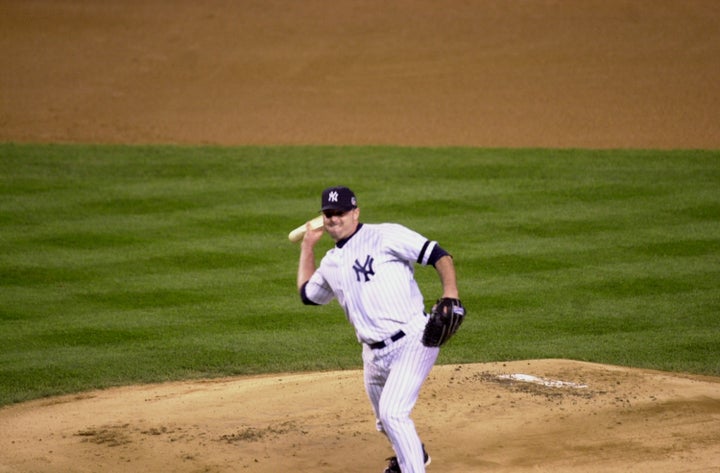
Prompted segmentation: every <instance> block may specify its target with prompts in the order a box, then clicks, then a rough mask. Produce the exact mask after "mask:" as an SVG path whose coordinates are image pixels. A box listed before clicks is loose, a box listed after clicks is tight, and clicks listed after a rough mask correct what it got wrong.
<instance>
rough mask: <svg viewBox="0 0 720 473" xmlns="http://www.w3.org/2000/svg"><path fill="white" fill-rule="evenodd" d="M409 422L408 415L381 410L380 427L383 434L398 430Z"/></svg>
mask: <svg viewBox="0 0 720 473" xmlns="http://www.w3.org/2000/svg"><path fill="white" fill-rule="evenodd" d="M408 421H409V417H408V415H407V414H405V413H402V412H397V411H393V410H391V409H383V408H381V409H380V418H379V419H378V426H379V429H381V432H387V431H393V430H398V429H400V428H401V426H402V425H403V424H405V423H407V422H408Z"/></svg>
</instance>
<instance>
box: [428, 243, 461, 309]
mask: <svg viewBox="0 0 720 473" xmlns="http://www.w3.org/2000/svg"><path fill="white" fill-rule="evenodd" d="M434 266H435V270H436V271H437V272H438V275H439V276H440V283H441V284H442V288H443V295H442V296H443V297H448V298H451V299H459V298H460V296H459V293H458V288H457V276H456V274H455V265H454V263H453V259H452V256H450V255H449V254H447V253H445V254H444V255H442V256H441V257H440V258H438V260H437V261H435V263H434Z"/></svg>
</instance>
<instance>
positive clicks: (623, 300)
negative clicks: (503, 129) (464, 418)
mask: <svg viewBox="0 0 720 473" xmlns="http://www.w3.org/2000/svg"><path fill="white" fill-rule="evenodd" d="M0 158H1V159H0V223H1V224H2V232H1V233H0V244H1V245H2V250H3V251H2V252H1V253H0V346H1V347H2V348H0V404H4V403H7V402H15V401H18V400H23V399H31V398H34V397H38V396H44V395H50V394H57V393H62V392H71V391H76V390H82V389H89V388H94V387H104V386H111V385H118V384H126V383H131V382H150V381H158V380H166V379H179V378H188V377H207V376H224V375H231V374H241V373H259V372H268V371H288V370H309V369H313V370H314V369H343V368H348V367H358V366H359V364H360V361H359V354H358V347H357V346H356V342H355V341H354V335H353V333H352V329H351V328H350V327H349V326H348V324H347V322H346V321H345V320H344V317H343V315H342V313H341V311H340V309H339V308H338V307H337V305H336V304H332V305H330V306H327V307H319V308H312V309H308V308H306V307H303V306H302V305H301V304H300V302H299V299H298V296H297V294H296V291H295V269H296V264H297V246H296V245H292V244H290V243H289V242H288V241H287V239H286V238H287V232H288V231H289V230H290V229H291V228H294V227H295V226H297V225H299V224H301V223H302V222H303V221H304V220H305V219H307V218H310V217H311V216H313V215H314V214H315V213H316V211H317V210H316V208H317V204H318V202H317V201H318V194H319V191H320V190H321V189H322V188H323V187H325V186H327V185H334V184H345V185H349V186H350V187H353V188H354V189H355V191H356V192H357V193H358V195H359V197H360V205H361V209H362V214H361V215H362V219H363V220H364V221H368V222H380V221H397V222H400V223H404V224H406V225H408V226H410V227H412V228H414V229H416V230H418V231H420V232H422V233H424V234H426V235H427V236H429V237H431V238H433V239H437V240H438V241H440V242H441V244H442V245H443V246H445V247H446V248H448V249H449V250H450V251H451V252H452V253H454V254H455V255H456V265H457V268H458V272H459V277H460V286H461V293H462V296H463V301H464V302H465V304H466V305H467V306H468V308H469V313H470V318H469V319H468V320H467V322H466V323H465V324H464V325H463V328H462V336H458V337H457V338H456V339H454V340H453V341H452V343H451V344H450V345H448V346H447V347H445V348H444V349H443V352H442V355H441V359H440V362H441V363H456V362H477V361H490V360H503V359H522V358H537V357H563V358H574V359H582V360H591V361H598V362H608V363H617V364H627V365H633V366H645V367H652V368H659V369H673V370H680V371H692V372H699V373H707V374H720V366H718V359H717V353H718V352H720V345H719V344H718V341H719V340H720V325H719V323H718V320H717V316H716V314H717V313H718V310H719V309H720V301H719V300H718V296H717V294H718V293H720V291H718V288H719V286H720V274H718V269H719V268H720V264H719V263H720V243H719V238H718V235H720V195H719V192H718V189H719V188H720V186H719V184H720V164H719V163H720V153H718V152H713V151H621V150H615V151H592V150H590V151H588V150H481V149H464V148H448V149H442V148H438V149H421V148H392V147H350V148H342V147H277V148H273V147H267V148H261V147H242V148H218V147H172V146H168V147H147V146H140V147H134V146H128V147H124V146H59V145H42V146H32V145H22V146H20V145H12V144H5V145H0ZM330 245H331V243H330V242H329V240H323V242H322V243H321V246H322V247H323V248H329V247H330ZM321 252H322V249H320V250H319V251H318V253H319V254H320V253H321ZM416 274H417V277H418V280H419V281H420V284H421V286H422V288H423V290H424V293H425V295H426V296H427V299H428V300H427V302H428V306H429V305H430V303H431V302H432V301H433V300H434V299H435V298H436V297H437V296H439V285H438V282H437V275H436V274H435V273H434V271H432V270H431V269H428V268H418V270H417V272H416Z"/></svg>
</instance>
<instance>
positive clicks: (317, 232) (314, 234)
mask: <svg viewBox="0 0 720 473" xmlns="http://www.w3.org/2000/svg"><path fill="white" fill-rule="evenodd" d="M323 233H325V227H320V228H317V229H313V227H312V225H311V223H310V221H309V220H308V222H307V223H306V224H305V236H303V240H302V244H303V245H309V246H315V245H316V244H317V242H318V241H320V238H322V236H323Z"/></svg>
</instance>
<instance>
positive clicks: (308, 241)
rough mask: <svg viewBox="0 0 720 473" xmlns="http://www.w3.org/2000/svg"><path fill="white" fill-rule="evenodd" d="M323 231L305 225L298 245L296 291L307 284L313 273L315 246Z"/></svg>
mask: <svg viewBox="0 0 720 473" xmlns="http://www.w3.org/2000/svg"><path fill="white" fill-rule="evenodd" d="M322 234H323V229H322V228H318V229H317V230H313V229H312V228H311V227H310V224H309V223H308V224H307V231H306V232H305V236H304V237H303V240H302V242H301V243H300V261H299V262H298V272H297V288H298V291H300V290H302V287H303V285H304V284H305V283H307V282H308V281H309V280H310V278H311V277H312V275H313V273H315V245H317V242H318V241H320V238H321V237H322Z"/></svg>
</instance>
